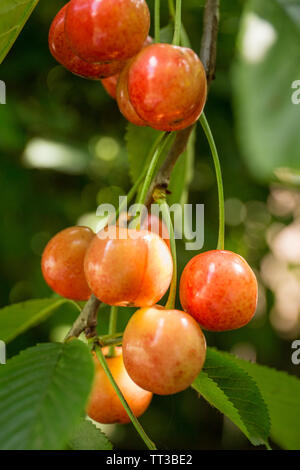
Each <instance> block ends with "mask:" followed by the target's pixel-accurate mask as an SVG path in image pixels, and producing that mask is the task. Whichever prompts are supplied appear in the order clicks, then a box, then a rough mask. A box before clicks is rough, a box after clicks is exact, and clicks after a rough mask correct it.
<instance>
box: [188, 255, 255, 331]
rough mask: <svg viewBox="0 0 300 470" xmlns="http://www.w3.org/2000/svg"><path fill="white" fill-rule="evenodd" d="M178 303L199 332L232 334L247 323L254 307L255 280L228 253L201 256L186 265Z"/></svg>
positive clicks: (242, 262)
mask: <svg viewBox="0 0 300 470" xmlns="http://www.w3.org/2000/svg"><path fill="white" fill-rule="evenodd" d="M180 301H181V305H182V307H183V309H184V310H185V311H186V312H188V313H189V314H191V315H192V316H193V317H194V318H195V319H196V320H197V321H198V322H199V323H200V325H201V326H202V327H203V328H206V329H207V330H211V331H226V330H235V329H237V328H241V327H242V326H244V325H246V324H247V323H249V321H250V320H251V318H252V317H253V315H254V313H255V310H256V305H257V280H256V277H255V274H254V273H253V271H252V269H251V268H250V266H249V265H248V264H247V262H246V261H245V260H244V259H243V258H242V257H241V256H239V255H237V254H235V253H232V252H230V251H220V250H214V251H208V252H206V253H201V254H199V255H197V256H195V257H194V258H192V260H191V261H190V262H189V263H188V264H187V265H186V267H185V269H184V271H183V274H182V277H181V281H180Z"/></svg>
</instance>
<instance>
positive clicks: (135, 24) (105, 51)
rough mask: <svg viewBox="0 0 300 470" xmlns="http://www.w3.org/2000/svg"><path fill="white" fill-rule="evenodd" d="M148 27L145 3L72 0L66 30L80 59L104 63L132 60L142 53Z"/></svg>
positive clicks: (141, 1) (148, 15) (138, 1)
mask: <svg viewBox="0 0 300 470" xmlns="http://www.w3.org/2000/svg"><path fill="white" fill-rule="evenodd" d="M149 28H150V12H149V9H148V6H147V3H146V2H145V0H101V1H99V0H71V2H70V5H69V7H68V10H67V16H66V26H65V31H66V36H67V39H68V41H69V43H70V45H71V47H72V49H73V50H74V52H75V53H76V54H77V55H78V56H79V57H81V58H82V59H83V60H86V61H87V62H103V61H107V60H126V59H129V58H131V57H133V56H134V55H135V54H137V53H138V52H139V51H140V50H141V48H142V46H143V43H144V41H145V39H146V37H147V35H148V32H149Z"/></svg>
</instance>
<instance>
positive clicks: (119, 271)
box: [84, 226, 173, 307]
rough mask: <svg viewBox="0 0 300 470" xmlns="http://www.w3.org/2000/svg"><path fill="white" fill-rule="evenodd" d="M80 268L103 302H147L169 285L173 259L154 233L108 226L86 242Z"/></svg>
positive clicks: (119, 303)
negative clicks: (83, 258) (85, 249)
mask: <svg viewBox="0 0 300 470" xmlns="http://www.w3.org/2000/svg"><path fill="white" fill-rule="evenodd" d="M84 270H85V275H86V279H87V282H88V284H89V286H90V288H91V290H92V292H93V293H94V294H95V295H96V297H98V299H99V300H101V301H102V302H103V303H105V304H108V305H118V306H128V305H131V306H136V307H140V306H151V305H154V304H155V303H156V302H158V301H159V300H160V299H161V298H162V297H163V295H164V294H165V293H166V291H167V290H168V288H169V286H170V283H171V279H172V273H173V261H172V257H171V253H170V250H169V249H168V247H167V245H166V244H165V242H164V241H163V240H162V239H161V238H160V237H159V236H158V235H156V234H154V233H151V232H148V231H146V230H133V229H127V228H122V227H116V226H109V227H107V228H106V229H104V230H103V231H102V232H99V233H98V234H97V236H96V237H95V238H94V240H93V241H92V243H91V244H90V246H89V248H88V250H87V253H86V257H85V262H84Z"/></svg>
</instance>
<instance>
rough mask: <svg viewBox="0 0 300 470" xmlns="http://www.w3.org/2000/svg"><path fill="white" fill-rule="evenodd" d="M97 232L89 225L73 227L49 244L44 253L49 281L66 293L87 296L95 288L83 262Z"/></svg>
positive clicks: (46, 275)
mask: <svg viewBox="0 0 300 470" xmlns="http://www.w3.org/2000/svg"><path fill="white" fill-rule="evenodd" d="M94 236H95V234H94V232H93V231H92V230H90V229H89V228H87V227H70V228H67V229H65V230H62V231H61V232H59V233H58V234H57V235H55V237H53V238H52V239H51V240H50V241H49V243H48V244H47V246H46V248H45V250H44V253H43V256H42V272H43V276H44V279H45V281H46V282H47V284H48V285H49V286H50V287H51V288H52V289H53V290H54V292H56V293H57V294H59V295H61V296H62V297H66V298H67V299H73V300H87V299H88V298H89V297H90V295H91V291H90V289H89V286H88V284H87V282H86V279H85V275H84V270H83V263H84V257H85V254H86V251H87V248H88V246H89V245H90V243H91V241H92V239H93V238H94Z"/></svg>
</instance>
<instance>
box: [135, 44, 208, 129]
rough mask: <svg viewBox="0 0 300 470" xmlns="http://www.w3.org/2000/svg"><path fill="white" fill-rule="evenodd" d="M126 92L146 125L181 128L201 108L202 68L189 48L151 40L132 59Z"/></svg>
mask: <svg viewBox="0 0 300 470" xmlns="http://www.w3.org/2000/svg"><path fill="white" fill-rule="evenodd" d="M128 94H129V100H130V102H131V104H132V106H133V108H134V110H135V112H136V113H137V115H138V116H139V118H140V119H142V120H144V121H145V122H147V124H148V125H149V126H151V127H153V128H155V129H158V130H163V131H174V130H180V129H184V128H186V127H188V126H189V125H191V124H193V123H194V122H196V120H197V119H198V118H199V117H200V114H201V113H202V111H203V108H204V105H205V101H206V95H207V81H206V74H205V70H204V67H203V65H202V62H201V61H200V59H199V57H198V56H197V55H196V54H195V52H194V51H192V50H191V49H188V48H184V47H178V46H173V45H170V44H153V45H151V46H149V47H147V48H145V49H143V50H142V51H141V52H140V53H139V54H138V55H137V56H136V57H135V59H134V60H133V62H132V63H131V66H130V69H129V72H128Z"/></svg>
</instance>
